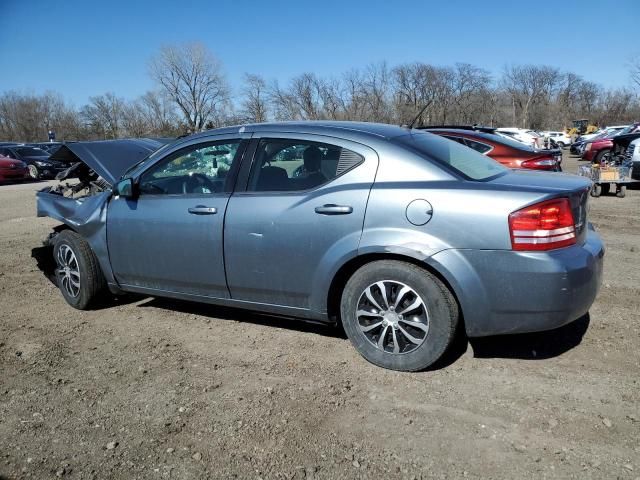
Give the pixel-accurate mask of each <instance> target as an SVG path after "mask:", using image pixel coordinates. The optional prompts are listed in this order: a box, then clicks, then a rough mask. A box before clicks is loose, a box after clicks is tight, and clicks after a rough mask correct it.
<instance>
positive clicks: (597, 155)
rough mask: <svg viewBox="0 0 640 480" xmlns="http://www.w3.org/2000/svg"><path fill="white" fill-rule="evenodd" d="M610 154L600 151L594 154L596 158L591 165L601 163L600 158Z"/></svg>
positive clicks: (609, 151)
mask: <svg viewBox="0 0 640 480" xmlns="http://www.w3.org/2000/svg"><path fill="white" fill-rule="evenodd" d="M610 153H611V150H608V149H606V150H600V151H599V152H598V153H597V154H596V158H594V159H593V163H598V164H599V163H601V162H602V158H603V157H604V156H605V155H609V154H610Z"/></svg>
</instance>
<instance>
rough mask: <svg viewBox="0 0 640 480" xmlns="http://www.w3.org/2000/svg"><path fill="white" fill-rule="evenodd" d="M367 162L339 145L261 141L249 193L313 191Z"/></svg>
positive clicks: (287, 140)
mask: <svg viewBox="0 0 640 480" xmlns="http://www.w3.org/2000/svg"><path fill="white" fill-rule="evenodd" d="M362 160H364V159H363V158H362V157H361V156H360V155H358V154H357V153H355V152H352V151H350V150H347V149H345V148H342V147H338V146H336V145H329V144H326V143H318V142H309V141H303V140H290V139H276V138H273V139H272V138H269V139H262V140H260V143H259V145H258V150H257V151H256V156H255V160H254V164H253V167H252V172H251V176H250V177H249V188H248V190H249V191H254V192H268V191H272V192H273V191H276V192H277V191H300V190H311V189H313V188H316V187H319V186H320V185H322V184H324V183H327V182H328V181H331V180H333V179H334V178H336V177H338V176H340V175H342V174H343V173H344V172H346V171H347V170H349V169H351V168H352V167H354V166H355V165H357V164H359V163H360V162H362Z"/></svg>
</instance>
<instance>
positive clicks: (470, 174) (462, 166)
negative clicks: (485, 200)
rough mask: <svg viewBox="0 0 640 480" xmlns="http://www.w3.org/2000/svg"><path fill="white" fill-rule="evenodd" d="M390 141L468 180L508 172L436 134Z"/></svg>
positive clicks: (407, 136)
mask: <svg viewBox="0 0 640 480" xmlns="http://www.w3.org/2000/svg"><path fill="white" fill-rule="evenodd" d="M393 141H394V142H396V143H398V144H400V145H402V146H404V147H406V148H408V149H409V150H411V151H413V152H415V153H417V154H418V155H420V156H422V157H424V158H427V159H430V160H435V161H436V162H437V163H438V164H440V165H442V166H443V167H445V168H446V169H448V170H453V171H454V172H455V173H458V174H460V175H462V176H463V177H465V178H467V179H469V180H488V179H490V178H492V177H495V176H497V175H500V174H502V173H504V172H506V171H507V168H505V167H503V166H502V165H500V164H499V163H498V162H496V161H495V160H493V159H491V158H489V157H487V156H485V155H482V154H481V153H478V152H476V151H475V150H473V149H471V148H469V147H466V146H464V145H461V144H459V143H457V142H454V141H451V140H447V139H445V138H443V137H440V136H438V135H433V134H430V133H425V132H415V133H414V132H412V133H410V134H408V135H402V136H400V137H396V138H394V139H393Z"/></svg>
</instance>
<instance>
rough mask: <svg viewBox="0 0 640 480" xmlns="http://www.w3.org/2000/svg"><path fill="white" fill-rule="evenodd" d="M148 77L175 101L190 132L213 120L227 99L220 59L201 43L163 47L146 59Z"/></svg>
mask: <svg viewBox="0 0 640 480" xmlns="http://www.w3.org/2000/svg"><path fill="white" fill-rule="evenodd" d="M150 72H151V76H152V77H153V78H154V79H155V80H156V81H157V82H158V83H159V84H160V85H161V87H162V88H163V89H164V91H165V92H166V93H167V95H169V97H170V98H171V100H172V101H173V102H175V104H176V105H177V106H178V108H179V109H180V111H181V112H182V114H183V116H184V120H185V123H186V125H187V127H188V128H189V129H190V130H191V131H200V130H202V129H203V128H204V127H205V125H206V124H207V123H208V122H213V123H216V122H217V121H218V119H219V118H220V117H221V116H222V115H223V114H224V112H223V111H222V110H224V109H225V107H226V106H227V103H228V101H229V88H228V86H227V82H226V80H225V77H224V75H223V73H222V67H221V65H220V62H218V60H217V59H216V58H215V57H214V56H213V55H212V54H211V52H209V50H208V49H207V48H206V47H205V46H204V45H203V44H201V43H187V44H183V45H174V46H165V47H162V48H161V49H160V52H159V53H158V55H156V56H155V57H153V58H152V59H151V62H150Z"/></svg>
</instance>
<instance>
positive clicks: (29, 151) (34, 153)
mask: <svg viewBox="0 0 640 480" xmlns="http://www.w3.org/2000/svg"><path fill="white" fill-rule="evenodd" d="M16 152H18V154H19V155H24V156H25V157H48V156H49V154H48V153H47V152H45V151H44V150H40V149H39V148H33V147H18V148H16Z"/></svg>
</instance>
